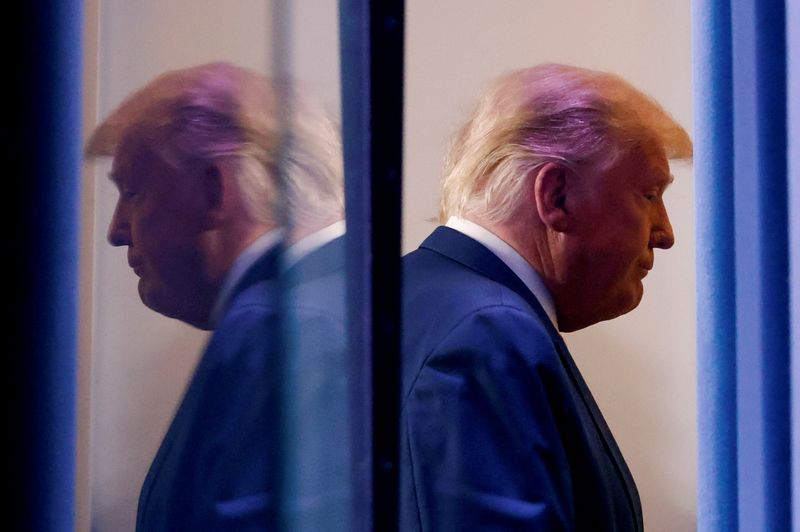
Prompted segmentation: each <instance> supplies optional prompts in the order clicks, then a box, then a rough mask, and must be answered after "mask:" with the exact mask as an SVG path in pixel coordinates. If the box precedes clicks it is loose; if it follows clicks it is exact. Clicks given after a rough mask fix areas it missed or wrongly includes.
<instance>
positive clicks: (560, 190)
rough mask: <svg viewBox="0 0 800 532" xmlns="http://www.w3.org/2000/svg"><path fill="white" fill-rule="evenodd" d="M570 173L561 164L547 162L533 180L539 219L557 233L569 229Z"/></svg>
mask: <svg viewBox="0 0 800 532" xmlns="http://www.w3.org/2000/svg"><path fill="white" fill-rule="evenodd" d="M571 172H572V171H571V170H570V169H569V168H567V167H565V166H564V165H562V164H559V163H556V162H549V163H545V164H544V165H543V166H541V167H540V168H539V170H538V171H537V173H536V177H535V179H534V188H533V192H534V198H535V201H536V209H537V210H538V212H539V218H540V219H541V220H542V223H543V224H544V225H546V226H547V227H548V228H550V229H552V230H553V231H557V232H559V233H564V232H566V231H567V229H568V228H569V222H570V212H569V211H568V210H567V194H568V193H569V192H570V182H571Z"/></svg>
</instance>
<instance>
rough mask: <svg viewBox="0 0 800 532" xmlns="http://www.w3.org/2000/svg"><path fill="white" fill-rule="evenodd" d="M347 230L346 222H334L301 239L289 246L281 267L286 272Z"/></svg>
mask: <svg viewBox="0 0 800 532" xmlns="http://www.w3.org/2000/svg"><path fill="white" fill-rule="evenodd" d="M346 229H347V227H346V225H345V222H344V220H339V221H338V222H334V223H332V224H331V225H329V226H327V227H323V228H322V229H320V230H319V231H315V232H313V233H311V234H310V235H308V236H306V237H304V238H301V239H300V240H298V241H297V242H295V243H294V244H292V245H291V246H289V248H288V249H287V250H286V254H285V256H284V258H283V263H282V264H281V266H282V267H283V269H284V270H288V269H289V268H291V267H292V266H294V265H295V264H296V263H297V261H299V260H300V259H302V258H303V257H305V256H306V255H308V254H309V253H311V252H312V251H316V250H317V249H319V248H321V247H322V246H324V245H325V244H327V243H328V242H330V241H332V240H335V239H337V238H339V237H340V236H342V235H343V234H344V233H345V231H346Z"/></svg>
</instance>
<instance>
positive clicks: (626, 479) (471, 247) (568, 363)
mask: <svg viewBox="0 0 800 532" xmlns="http://www.w3.org/2000/svg"><path fill="white" fill-rule="evenodd" d="M420 247H421V248H425V249H429V250H431V251H434V252H436V253H439V254H441V255H444V256H446V257H448V258H450V259H452V260H455V261H456V262H459V263H461V264H463V265H464V266H466V267H468V268H470V269H472V270H475V271H477V272H478V273H480V274H482V275H484V276H486V277H488V278H490V279H492V280H494V281H496V282H498V283H500V284H503V285H505V286H507V287H508V288H510V289H511V290H513V291H514V292H516V293H517V294H519V295H520V296H522V297H523V298H524V299H525V301H527V302H528V304H529V305H530V306H531V308H532V309H533V311H534V313H536V315H537V316H538V317H539V320H540V321H541V322H542V323H543V324H544V326H545V327H546V328H547V331H548V333H549V335H550V337H551V339H552V340H553V343H554V344H555V345H556V347H557V349H558V351H559V355H560V358H561V363H562V365H563V366H564V369H565V370H566V372H567V374H568V375H569V377H570V380H571V381H572V383H573V385H574V386H575V389H576V390H577V392H578V395H579V396H580V397H581V400H582V401H583V403H584V405H585V406H586V409H587V410H588V412H589V414H590V417H591V418H592V421H593V423H594V426H595V428H596V430H597V432H598V433H599V434H600V439H601V440H602V441H603V445H604V446H605V448H606V452H607V453H608V455H609V456H610V457H611V459H612V461H613V463H614V465H615V467H616V469H617V472H618V473H619V475H620V477H621V478H622V481H623V484H624V485H625V487H626V494H627V496H628V502H629V503H630V507H631V512H632V513H633V515H634V518H635V519H636V523H637V526H641V523H642V514H641V506H640V504H638V503H637V502H636V501H638V500H639V493H638V491H637V489H636V484H635V482H634V481H633V477H632V475H631V473H630V470H629V469H628V466H627V465H626V464H625V461H624V459H623V458H622V453H621V452H620V450H619V447H617V444H616V442H615V441H614V438H613V436H612V435H611V430H610V429H609V428H608V425H607V424H606V422H605V419H604V418H603V416H602V414H601V413H600V409H599V408H598V406H597V403H596V402H595V400H594V398H593V397H592V394H591V392H590V391H589V387H588V386H587V385H586V382H585V381H584V380H583V377H582V376H581V374H580V371H579V370H578V367H577V366H576V365H575V361H574V360H573V359H572V356H571V355H570V353H569V349H568V348H567V345H566V344H565V343H564V339H563V338H562V337H561V335H560V334H559V333H558V331H557V330H556V328H555V327H554V326H553V323H552V322H551V321H550V318H549V317H548V316H547V313H546V312H545V311H544V308H542V305H541V304H540V303H539V301H538V300H537V299H536V297H535V296H534V295H533V294H532V293H531V291H530V290H528V287H527V286H525V283H523V282H522V280H521V279H520V278H519V277H517V275H516V274H515V273H514V272H513V271H511V269H510V268H509V267H508V266H506V264H505V263H504V262H503V261H502V260H500V258H498V257H497V255H495V254H494V253H492V252H491V251H489V250H488V249H487V248H486V247H484V246H483V245H482V244H480V243H478V242H477V241H475V240H474V239H472V238H470V237H468V236H466V235H464V234H463V233H460V232H459V231H456V230H454V229H451V228H449V227H438V228H436V230H435V231H434V232H433V233H432V234H431V235H430V236H429V237H428V238H427V239H425V241H424V242H423V243H422V244H421V245H420Z"/></svg>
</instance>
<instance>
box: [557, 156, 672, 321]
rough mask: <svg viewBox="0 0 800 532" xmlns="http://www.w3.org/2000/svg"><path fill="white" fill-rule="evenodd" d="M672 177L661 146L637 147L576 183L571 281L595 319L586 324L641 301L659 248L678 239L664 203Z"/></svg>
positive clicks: (580, 299)
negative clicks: (655, 148) (607, 168)
mask: <svg viewBox="0 0 800 532" xmlns="http://www.w3.org/2000/svg"><path fill="white" fill-rule="evenodd" d="M671 181H672V177H671V175H670V173H669V163H668V162H667V159H666V157H665V156H664V154H663V151H662V150H660V149H659V150H651V153H646V152H644V151H642V150H639V151H635V152H633V153H631V154H629V155H628V156H626V157H625V158H623V159H622V160H621V161H620V162H619V163H618V164H617V165H615V166H614V167H613V168H612V169H611V170H610V171H608V172H605V173H598V174H596V175H586V176H584V178H583V179H581V180H580V182H579V183H577V184H576V187H575V188H576V190H575V191H573V192H574V193H573V197H572V205H571V206H570V207H571V208H572V209H574V216H575V220H576V224H575V231H574V232H573V233H572V234H571V235H570V238H571V241H572V242H571V251H570V259H569V260H570V271H571V275H570V278H571V279H572V281H571V282H570V284H571V285H573V286H575V287H576V290H575V291H574V293H573V299H574V300H577V301H579V306H582V307H583V310H584V312H585V313H586V318H587V319H588V320H590V322H589V323H586V325H589V324H591V323H595V322H597V321H601V320H607V319H611V318H615V317H617V316H619V315H621V314H624V313H626V312H629V311H630V310H633V309H634V308H635V307H636V306H637V305H638V304H639V302H640V301H641V299H642V295H643V293H644V288H643V286H642V280H643V279H644V277H645V276H646V275H647V273H648V272H649V271H650V270H651V269H652V268H653V264H654V258H655V257H654V252H653V251H654V249H655V248H662V249H669V248H670V247H672V245H673V244H674V242H675V237H674V235H673V233H672V226H671V224H670V221H669V217H668V215H667V211H666V207H665V206H664V201H663V194H664V191H665V189H666V188H667V186H668V185H669V184H670V183H671ZM584 326H585V325H584Z"/></svg>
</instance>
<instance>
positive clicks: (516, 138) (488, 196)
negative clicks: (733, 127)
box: [439, 64, 692, 222]
mask: <svg viewBox="0 0 800 532" xmlns="http://www.w3.org/2000/svg"><path fill="white" fill-rule="evenodd" d="M651 146H661V147H663V149H664V150H665V153H666V156H667V158H668V159H685V160H689V159H691V157H692V142H691V140H690V139H689V135H688V134H687V133H686V131H685V130H684V129H683V128H682V127H681V126H680V125H679V124H678V123H677V122H676V121H675V120H674V119H673V118H672V117H671V116H670V115H669V114H668V113H667V112H666V111H665V110H664V109H663V108H662V107H661V106H660V105H659V104H658V103H657V102H656V101H655V100H653V99H652V98H650V97H648V96H647V95H645V94H644V93H642V92H640V91H638V90H637V89H636V88H634V87H633V86H632V85H631V84H630V83H628V82H626V81H625V80H623V79H622V78H620V77H619V76H616V75H614V74H609V73H605V72H598V71H593V70H588V69H584V68H578V67H573V66H567V65H559V64H543V65H538V66H535V67H532V68H528V69H523V70H517V71H514V72H511V73H509V74H507V75H505V76H503V77H501V78H500V79H499V80H497V81H496V82H495V83H494V84H493V85H492V86H491V87H490V88H489V90H488V91H487V92H486V93H485V94H484V95H483V97H482V98H481V99H480V101H479V102H478V105H477V107H476V108H475V110H474V111H473V113H472V116H471V118H470V119H469V121H468V122H467V123H466V124H465V125H464V126H463V127H462V128H461V130H460V131H459V132H458V133H457V134H456V136H455V137H454V139H453V141H452V143H451V146H450V150H449V153H448V156H447V159H446V161H445V169H444V175H443V179H442V198H441V207H440V212H439V219H440V221H441V222H444V221H446V220H447V218H448V217H450V216H462V217H463V216H468V215H471V214H472V215H477V216H479V217H481V218H482V219H484V220H486V221H490V222H505V221H508V220H509V219H510V218H511V217H513V216H514V213H515V212H516V211H517V209H518V208H519V207H520V206H521V204H522V202H523V201H524V194H523V190H524V187H525V184H526V179H527V177H528V176H529V175H531V174H532V173H533V171H534V170H535V169H536V168H538V167H539V166H541V165H543V164H545V163H547V162H555V161H557V162H560V163H562V164H564V165H565V166H567V167H569V168H573V169H575V168H576V167H579V166H582V165H586V164H591V165H595V166H596V167H598V168H599V169H602V170H607V169H610V168H611V167H613V165H614V164H615V163H616V162H618V161H619V160H620V159H621V158H622V157H623V156H624V155H625V154H627V153H629V152H630V151H631V150H634V149H637V148H649V147H651Z"/></svg>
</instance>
